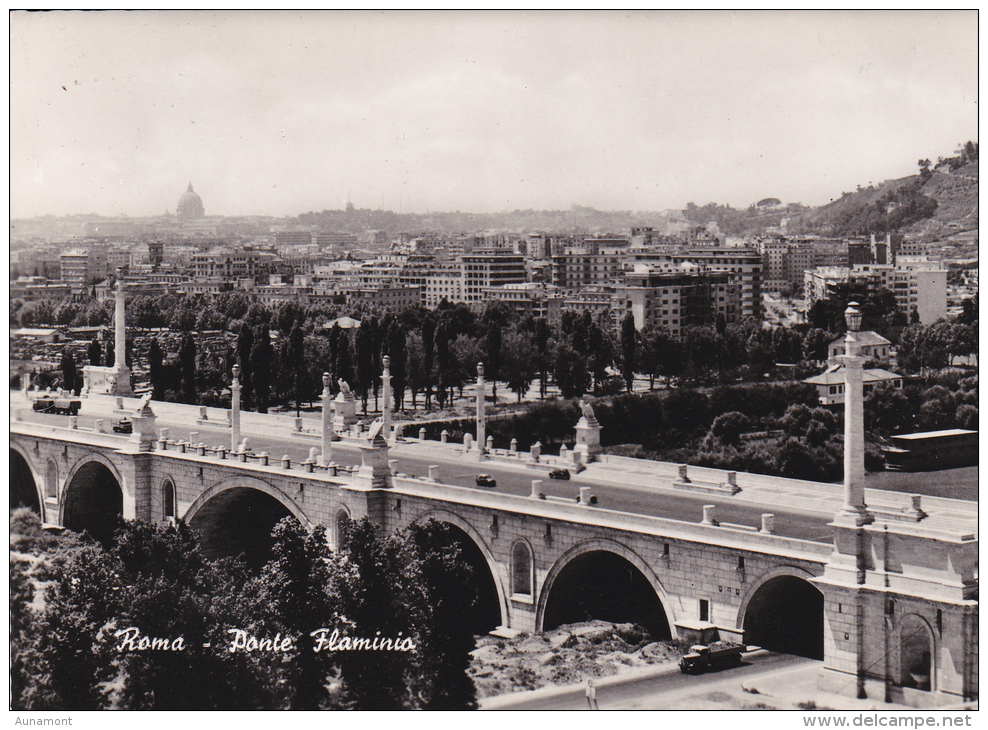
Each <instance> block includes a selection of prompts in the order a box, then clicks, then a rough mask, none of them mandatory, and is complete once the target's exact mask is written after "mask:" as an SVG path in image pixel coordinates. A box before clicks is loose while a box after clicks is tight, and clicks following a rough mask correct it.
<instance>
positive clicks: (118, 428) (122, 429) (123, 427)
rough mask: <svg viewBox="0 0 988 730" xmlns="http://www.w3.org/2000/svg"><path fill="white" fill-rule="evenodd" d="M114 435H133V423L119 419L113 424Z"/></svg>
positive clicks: (127, 419)
mask: <svg viewBox="0 0 988 730" xmlns="http://www.w3.org/2000/svg"><path fill="white" fill-rule="evenodd" d="M113 430H114V431H115V432H116V433H134V423H133V421H131V420H130V419H129V418H121V419H120V420H119V421H117V422H116V423H114V424H113Z"/></svg>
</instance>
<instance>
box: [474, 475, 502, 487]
mask: <svg viewBox="0 0 988 730" xmlns="http://www.w3.org/2000/svg"><path fill="white" fill-rule="evenodd" d="M477 486H478V487H496V486H497V480H496V479H495V478H494V477H492V476H491V475H490V474H478V475H477Z"/></svg>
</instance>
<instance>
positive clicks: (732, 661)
mask: <svg viewBox="0 0 988 730" xmlns="http://www.w3.org/2000/svg"><path fill="white" fill-rule="evenodd" d="M743 651H744V645H743V644H734V643H732V642H730V641H715V642H714V643H713V644H709V645H706V644H694V645H693V646H691V647H690V650H689V653H687V654H684V655H683V657H682V658H681V659H680V660H679V671H681V672H682V673H683V674H702V673H703V672H705V671H707V670H708V669H723V668H725V667H737V666H740V665H741V653H742V652H743Z"/></svg>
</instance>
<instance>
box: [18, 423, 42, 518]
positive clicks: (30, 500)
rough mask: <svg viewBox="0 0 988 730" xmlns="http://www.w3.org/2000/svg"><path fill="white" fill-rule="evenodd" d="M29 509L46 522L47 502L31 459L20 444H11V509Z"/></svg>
mask: <svg viewBox="0 0 988 730" xmlns="http://www.w3.org/2000/svg"><path fill="white" fill-rule="evenodd" d="M18 507H27V508H28V509H30V510H33V511H34V512H35V513H37V515H38V516H39V517H40V518H41V521H42V522H44V521H45V500H44V495H43V494H42V492H41V488H40V486H39V480H38V476H37V474H35V472H34V467H33V466H32V465H31V459H30V457H29V456H28V455H27V453H26V452H25V451H24V450H23V449H22V448H21V447H20V445H19V444H16V443H14V442H11V444H10V509H16V508H18Z"/></svg>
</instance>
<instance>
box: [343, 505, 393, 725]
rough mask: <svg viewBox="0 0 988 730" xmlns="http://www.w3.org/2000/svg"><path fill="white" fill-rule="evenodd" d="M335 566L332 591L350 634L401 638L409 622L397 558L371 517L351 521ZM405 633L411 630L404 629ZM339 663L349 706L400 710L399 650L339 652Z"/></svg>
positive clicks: (364, 708) (360, 708)
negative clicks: (397, 571)
mask: <svg viewBox="0 0 988 730" xmlns="http://www.w3.org/2000/svg"><path fill="white" fill-rule="evenodd" d="M337 559H338V560H339V564H340V567H341V569H339V570H335V571H333V581H332V584H331V588H330V591H331V593H332V594H333V595H335V596H337V600H338V604H337V611H338V613H339V615H340V616H341V618H342V619H343V620H345V622H346V623H345V626H346V628H347V633H348V634H349V635H350V636H358V637H373V636H376V635H378V632H380V636H382V637H397V636H398V632H399V631H403V632H407V631H408V629H409V626H410V625H411V624H410V622H408V621H407V619H406V616H405V614H404V606H403V604H402V603H401V601H400V598H399V595H398V580H397V576H396V570H395V567H396V566H395V564H396V562H397V561H396V560H395V559H394V558H393V555H390V554H389V552H388V551H387V550H386V548H385V546H384V544H383V543H382V541H381V540H379V539H378V537H377V528H376V527H375V526H374V525H373V524H372V523H371V522H370V521H368V520H367V519H363V520H358V521H353V522H350V523H348V524H347V527H346V532H345V535H344V536H343V539H342V541H341V545H340V549H339V556H338V558H337ZM406 635H407V634H406ZM339 665H340V670H341V675H342V678H343V683H344V687H345V691H346V705H345V706H346V707H348V708H350V709H355V710H386V709H399V708H401V707H402V706H403V705H404V702H405V694H406V684H405V677H404V674H405V661H404V658H403V657H401V656H400V655H399V653H398V652H363V651H350V652H341V653H340V656H339Z"/></svg>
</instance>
